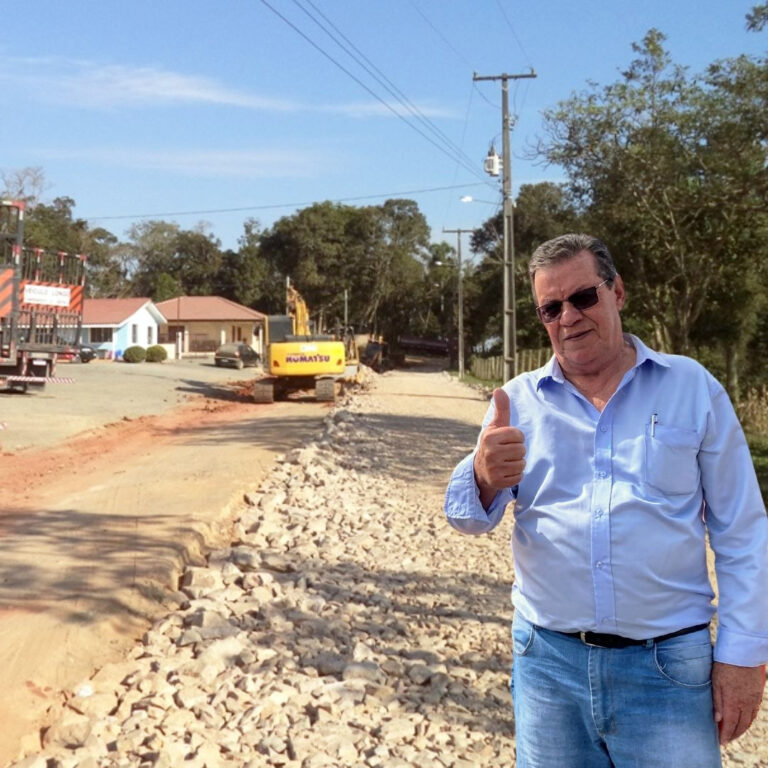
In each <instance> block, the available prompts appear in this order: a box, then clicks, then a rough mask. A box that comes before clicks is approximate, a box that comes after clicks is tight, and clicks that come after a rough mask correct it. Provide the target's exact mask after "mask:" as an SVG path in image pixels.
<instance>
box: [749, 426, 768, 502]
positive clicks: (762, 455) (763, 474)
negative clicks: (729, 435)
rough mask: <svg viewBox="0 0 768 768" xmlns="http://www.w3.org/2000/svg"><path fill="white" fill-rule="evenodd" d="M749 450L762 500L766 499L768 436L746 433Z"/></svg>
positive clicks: (767, 492)
mask: <svg viewBox="0 0 768 768" xmlns="http://www.w3.org/2000/svg"><path fill="white" fill-rule="evenodd" d="M747 442H748V443H749V451H750V453H751V454H752V461H753V462H754V465H755V472H757V481H758V483H760V493H762V495H763V501H765V500H766V499H768V437H766V436H765V435H747Z"/></svg>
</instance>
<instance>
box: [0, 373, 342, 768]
mask: <svg viewBox="0 0 768 768" xmlns="http://www.w3.org/2000/svg"><path fill="white" fill-rule="evenodd" d="M91 366H92V367H91ZM91 366H82V365H81V366H78V367H77V370H76V373H77V375H78V377H79V383H78V384H75V385H71V386H73V387H78V386H79V387H81V389H80V391H79V392H75V393H73V394H72V395H70V394H69V393H68V392H67V391H66V390H63V389H58V390H54V389H53V388H51V389H50V390H48V391H46V392H44V393H35V394H33V395H26V396H22V395H9V396H5V397H3V398H1V399H0V421H3V422H4V423H5V424H6V429H4V430H2V431H0V445H2V447H3V450H4V453H2V454H0V478H2V481H1V482H2V497H1V501H0V669H2V681H3V686H2V687H3V692H4V696H3V699H2V703H0V722H2V723H3V727H2V729H0V765H4V764H6V763H7V762H8V761H9V760H11V759H13V758H14V757H15V756H16V755H17V753H18V749H19V746H20V744H22V742H23V737H24V736H25V735H27V736H28V737H29V736H30V735H32V734H34V731H35V728H36V726H37V725H39V724H40V723H41V722H42V721H43V719H44V717H45V712H46V710H47V709H48V708H49V707H51V706H52V705H55V704H56V703H57V702H58V701H59V699H60V696H59V692H60V691H61V690H62V689H66V688H67V687H69V686H71V685H73V684H74V683H76V682H77V681H79V680H81V679H84V678H87V677H88V676H89V675H90V673H91V672H92V671H93V670H94V669H95V668H97V667H99V666H101V665H102V664H103V663H105V662H107V661H109V660H114V659H117V658H120V657H121V656H122V655H123V654H124V653H125V652H126V651H127V650H128V649H129V648H131V647H132V646H133V645H134V643H135V642H136V639H137V638H138V637H139V636H140V635H141V633H142V632H143V631H144V629H145V628H146V626H147V624H148V622H149V621H150V620H151V618H152V617H153V616H155V615H157V614H158V613H159V612H162V611H164V610H166V608H164V607H163V603H165V605H166V606H167V605H168V601H169V600H170V599H172V594H171V592H172V589H171V588H172V587H174V586H175V584H176V582H177V579H178V573H179V572H180V570H181V568H182V567H183V565H184V564H185V563H187V562H195V561H198V560H200V559H201V552H202V551H203V548H204V543H208V544H212V543H216V542H217V541H219V540H224V539H226V537H227V535H228V531H229V524H230V519H231V515H230V511H231V508H232V506H233V505H236V504H238V503H240V502H241V500H242V497H243V492H244V491H245V490H246V489H248V488H252V487H253V486H254V485H255V484H257V483H258V482H259V481H260V479H261V478H262V477H263V476H264V475H265V474H266V473H267V472H268V471H269V468H270V466H271V465H272V463H273V461H274V459H275V457H276V456H277V455H279V454H281V453H284V452H285V451H287V450H289V449H291V448H293V447H295V446H297V445H300V444H301V443H302V442H303V441H304V440H305V439H306V436H307V435H308V434H314V433H315V432H316V431H317V429H318V428H319V425H320V423H321V419H322V417H323V416H324V414H325V413H326V411H327V409H328V406H327V405H319V404H317V403H314V402H285V403H278V404H274V405H271V406H264V405H256V404H253V403H251V402H249V401H248V399H247V398H246V397H245V396H243V395H242V394H240V393H238V388H239V387H238V384H237V382H236V381H235V382H234V383H229V384H228V380H229V381H230V382H231V380H233V379H236V378H238V377H240V378H242V377H243V372H235V371H223V370H220V369H217V368H215V367H214V366H212V365H209V366H206V365H205V364H204V363H199V362H193V363H189V362H187V363H185V364H183V365H175V366H171V365H168V366H166V365H163V366H155V367H150V366H135V367H134V366H115V365H109V364H103V365H98V364H97V365H93V364H91ZM62 368H64V367H63V366H62ZM120 369H122V370H120ZM72 370H73V371H74V370H75V369H74V366H73V367H72ZM116 374H122V375H121V376H117V375H116ZM64 386H66V385H62V387H64ZM22 446H25V447H22ZM11 449H13V450H11Z"/></svg>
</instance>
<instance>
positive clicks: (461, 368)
mask: <svg viewBox="0 0 768 768" xmlns="http://www.w3.org/2000/svg"><path fill="white" fill-rule="evenodd" d="M443 232H446V233H456V258H457V261H458V275H459V286H458V299H459V330H458V333H459V352H458V354H459V380H461V379H463V378H464V281H463V280H462V274H461V235H462V234H463V233H464V232H472V230H471V229H445V227H443Z"/></svg>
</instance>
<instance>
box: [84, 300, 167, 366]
mask: <svg viewBox="0 0 768 768" xmlns="http://www.w3.org/2000/svg"><path fill="white" fill-rule="evenodd" d="M165 324H166V320H165V318H164V317H163V315H162V313H161V312H160V311H159V310H158V308H157V306H156V305H155V304H154V303H153V302H152V299H148V298H146V297H140V298H127V299H85V300H84V301H83V332H82V334H81V341H82V342H83V343H84V344H90V345H91V346H92V347H93V348H94V349H95V350H96V352H97V354H98V355H99V357H106V358H113V359H118V358H120V357H122V354H123V352H124V351H125V350H126V349H127V348H128V347H133V346H140V347H144V348H145V349H146V348H147V347H151V346H152V345H154V344H157V343H158V338H159V335H160V333H159V330H160V328H162V327H164V326H165Z"/></svg>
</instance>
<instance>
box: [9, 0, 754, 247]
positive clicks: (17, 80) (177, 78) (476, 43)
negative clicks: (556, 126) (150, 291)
mask: <svg viewBox="0 0 768 768" xmlns="http://www.w3.org/2000/svg"><path fill="white" fill-rule="evenodd" d="M268 3H269V5H267V3H266V2H265V1H264V0H223V1H222V0H220V1H219V2H214V0H207V1H204V0H131V1H130V2H128V1H127V0H123V2H118V1H117V0H70V2H66V3H65V2H61V0H28V2H26V3H9V4H5V7H4V8H3V14H2V19H3V21H2V24H3V33H4V34H3V36H2V41H0V88H1V90H2V93H3V97H4V98H3V101H4V104H5V110H4V114H3V120H2V134H1V135H2V138H3V140H2V142H0V169H2V170H4V171H9V170H11V171H12V170H17V169H20V168H24V167H27V166H39V167H42V168H43V170H44V172H45V177H46V181H47V188H46V190H45V193H44V196H43V199H44V200H46V201H48V200H50V199H52V198H53V197H56V196H63V195H66V196H69V197H72V198H74V199H75V201H76V203H77V205H76V208H75V215H76V216H78V217H82V218H86V219H88V220H89V221H90V222H91V224H92V225H93V226H96V225H100V226H104V227H106V228H107V229H109V230H110V231H112V232H114V233H115V234H116V235H117V236H119V237H124V235H125V232H126V230H127V229H128V227H129V226H130V225H131V224H132V223H133V222H134V221H138V220H139V219H138V218H131V217H132V216H134V215H138V214H150V215H152V216H151V217H152V218H163V219H166V220H170V221H176V222H178V223H179V224H180V225H181V226H182V227H184V228H192V227H194V226H195V225H197V224H198V222H200V221H204V222H207V224H208V231H210V232H212V233H213V234H214V235H215V236H216V237H218V238H219V239H220V240H221V242H222V245H223V247H225V248H228V247H236V243H237V238H238V237H239V236H240V234H241V233H242V224H243V221H244V220H245V219H246V218H248V217H254V218H256V219H258V220H259V221H260V222H261V224H262V226H265V227H266V226H269V225H271V224H272V223H273V222H274V221H275V220H276V219H278V218H279V217H281V216H285V215H290V214H291V213H293V212H295V211H296V210H297V208H298V207H302V206H303V205H306V204H311V203H312V202H315V201H322V200H336V201H345V202H349V203H350V204H354V205H365V204H377V203H380V202H383V201H384V200H385V199H386V198H387V197H390V196H404V197H410V198H413V199H415V200H416V201H417V202H418V204H419V207H420V209H421V210H422V212H423V213H424V214H425V215H426V217H427V220H428V222H429V224H430V226H431V228H432V233H433V239H434V240H438V241H439V240H442V239H446V240H448V242H450V243H451V244H455V235H445V236H444V235H443V234H442V229H443V228H458V227H460V228H469V227H474V226H478V225H479V224H480V223H481V222H482V221H483V220H484V219H486V218H487V217H488V216H489V215H491V214H492V213H493V212H494V210H495V207H494V205H493V204H492V203H493V202H495V201H496V200H498V198H499V197H500V183H499V181H498V180H494V179H492V178H491V177H488V176H487V175H485V174H484V173H483V171H482V161H483V158H484V157H485V154H486V152H487V151H488V148H489V145H490V143H491V141H494V140H495V142H496V146H497V148H498V151H499V152H500V151H501V109H500V106H501V86H500V83H498V82H494V83H473V82H472V75H473V72H475V71H476V72H478V73H479V74H481V75H490V74H499V73H501V72H507V73H522V72H527V71H529V70H530V69H531V68H533V69H534V70H535V71H536V73H537V78H536V79H534V80H520V81H518V82H517V83H513V84H511V85H510V109H511V111H512V112H513V114H514V115H515V116H516V125H515V128H514V131H513V133H512V150H513V153H514V155H515V157H514V163H513V168H512V176H513V185H514V189H517V188H518V187H519V185H520V184H521V183H530V182H536V181H540V180H544V179H548V180H558V179H559V172H558V169H557V168H543V167H540V166H538V165H536V164H535V163H533V162H531V161H529V160H526V159H525V148H526V146H528V145H530V144H531V143H532V142H533V141H535V139H536V137H537V135H538V134H539V133H540V131H541V111H542V110H543V109H546V108H548V107H551V106H554V105H555V104H556V103H557V102H558V101H559V100H561V99H565V98H567V97H568V96H569V95H570V94H571V93H572V92H574V91H579V90H582V89H584V88H585V87H586V85H587V82H588V81H589V80H593V81H597V82H598V83H600V84H607V83H609V82H613V81H614V80H616V79H617V78H618V77H619V73H620V71H621V69H622V68H623V67H624V66H626V64H627V63H628V62H629V61H630V60H631V59H632V50H631V44H632V42H635V41H639V40H641V39H642V37H643V36H644V34H645V33H646V32H647V31H648V29H650V28H651V27H656V28H658V29H660V30H662V31H663V32H664V33H665V34H666V35H667V36H668V40H667V46H668V48H669V49H670V51H671V53H672V56H673V58H674V60H675V61H676V62H678V63H680V64H683V65H687V66H689V67H690V68H691V69H692V70H693V71H700V70H702V69H703V68H704V67H705V66H706V65H707V64H708V63H709V62H711V61H713V60H715V59H717V58H724V57H729V56H734V55H737V54H739V53H761V52H763V51H764V50H765V48H766V37H765V34H764V33H763V34H755V33H749V32H747V31H746V30H745V21H744V16H745V14H746V13H747V12H748V11H749V9H750V7H751V6H752V5H753V4H754V2H750V1H748V2H741V0H725V1H724V0H643V2H638V0H613V1H611V0H600V1H598V0H582V2H574V1H571V2H568V1H566V0H539V2H530V1H528V2H521V1H520V0H387V1H386V2H384V0H311V2H310V0H268ZM270 6H271V8H270ZM303 9H304V10H303ZM305 10H306V11H309V13H311V14H312V15H313V16H315V18H317V19H319V20H321V21H322V22H323V24H324V25H326V27H327V28H329V29H331V31H332V32H333V33H334V34H335V35H336V36H337V37H340V35H343V36H344V38H345V44H346V45H347V46H348V48H350V47H351V46H354V48H353V49H352V50H354V51H355V52H356V56H357V57H358V59H359V60H360V61H363V62H365V64H366V66H367V67H368V68H369V69H370V70H372V71H374V72H377V73H378V75H379V77H380V78H382V79H385V80H384V81H385V82H386V83H387V84H388V85H389V87H390V88H392V89H393V90H395V92H396V93H399V94H401V95H403V96H405V97H406V98H407V99H408V101H409V103H410V104H411V105H412V106H413V107H414V108H415V109H417V110H418V113H419V114H420V115H421V116H423V118H424V120H425V121H427V123H428V126H429V127H427V125H425V123H424V122H423V121H420V118H415V117H414V116H413V114H412V113H411V112H408V111H407V110H406V108H404V107H403V106H402V105H401V104H399V103H398V101H397V100H396V98H395V97H394V96H393V95H392V94H391V93H390V92H388V91H387V90H386V89H385V87H384V86H382V85H381V83H380V82H377V81H376V80H374V79H373V78H372V77H371V75H370V74H369V73H368V72H366V70H365V69H364V68H362V67H361V66H360V64H359V63H358V62H357V61H355V60H354V59H353V58H351V57H350V56H349V55H348V54H347V53H346V52H344V51H343V50H342V49H341V48H339V47H338V46H337V44H336V43H335V42H334V41H333V40H332V39H331V38H330V37H329V36H328V35H327V34H326V32H324V31H323V30H322V29H321V28H320V27H319V26H318V25H317V24H316V23H315V22H314V21H313V20H312V18H310V16H309V15H308V14H307V13H305ZM275 11H277V12H278V13H279V14H281V15H282V16H283V17H284V18H280V16H278V13H276V12H275ZM318 11H320V12H322V14H323V16H324V17H325V18H323V16H321V15H320V14H319V13H318ZM291 24H292V25H294V27H295V28H297V29H298V30H300V32H297V31H296V29H295V28H294V27H292V26H290V25H291ZM331 25H332V26H331ZM300 33H301V34H300ZM318 49H321V50H318ZM321 51H322V52H321ZM323 52H324V53H323ZM329 57H330V58H332V59H334V60H335V61H336V62H337V63H338V65H341V66H342V67H344V69H346V70H347V72H344V71H342V70H341V69H340V68H339V67H338V66H337V64H335V63H334V62H333V61H331V60H330V58H329ZM348 73H351V75H353V76H354V78H356V79H357V80H358V81H361V82H362V83H364V84H365V86H367V89H366V88H364V87H363V86H362V85H361V84H360V82H357V81H356V79H354V78H353V77H351V76H350V74H348ZM371 91H373V92H374V93H375V94H377V95H378V96H379V97H380V100H378V99H376V98H375V96H374V95H373V94H372V93H371ZM382 102H386V104H385V103H382ZM387 105H389V107H391V109H390V108H389V107H388V106H387ZM393 110H394V112H393ZM395 112H397V113H399V114H400V115H401V116H404V117H406V118H407V121H408V123H410V124H411V125H409V124H408V123H406V121H405V120H404V119H401V117H398V115H397V114H394V113H395ZM412 125H416V126H417V127H418V128H419V131H421V133H419V132H417V130H414V128H413V127H412ZM433 129H435V130H437V131H439V132H440V134H439V136H440V138H438V135H436V134H435V133H433V132H432V131H433ZM422 134H426V135H427V136H429V137H430V138H432V142H434V143H432V142H430V141H428V140H427V138H425V137H424V135H422ZM442 137H445V140H447V141H448V142H449V143H450V148H448V147H447V146H446V145H445V141H444V139H443V138H442ZM435 144H438V145H439V146H441V147H443V148H444V151H441V150H440V149H439V148H438V147H437V146H435ZM457 156H458V157H460V158H461V159H460V160H457ZM446 187H450V189H444V188H446ZM427 190H435V191H427ZM467 195H470V196H472V197H474V199H475V200H474V201H473V202H471V203H462V202H460V198H461V197H462V196H467ZM478 201H490V203H487V202H478ZM227 209H242V210H234V211H232V210H227ZM187 212H189V213H187ZM198 212H199V213H198ZM182 214H183V215H182Z"/></svg>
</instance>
